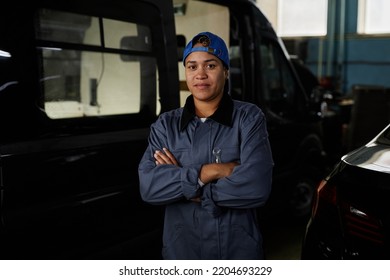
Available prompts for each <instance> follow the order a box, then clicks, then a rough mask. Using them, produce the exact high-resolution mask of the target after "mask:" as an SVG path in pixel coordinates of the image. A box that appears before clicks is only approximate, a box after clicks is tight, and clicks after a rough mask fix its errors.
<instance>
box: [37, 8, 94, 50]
mask: <svg viewBox="0 0 390 280" xmlns="http://www.w3.org/2000/svg"><path fill="white" fill-rule="evenodd" d="M38 16H39V22H38V26H37V29H36V36H37V39H41V40H47V41H54V42H67V43H74V44H88V45H101V43H100V32H99V24H98V20H97V18H94V17H90V16H86V15H78V14H73V13H65V12H60V11H54V10H47V9H43V10H40V11H39V15H38ZM87 32H89V33H90V34H91V33H92V34H95V35H98V36H86V33H87Z"/></svg>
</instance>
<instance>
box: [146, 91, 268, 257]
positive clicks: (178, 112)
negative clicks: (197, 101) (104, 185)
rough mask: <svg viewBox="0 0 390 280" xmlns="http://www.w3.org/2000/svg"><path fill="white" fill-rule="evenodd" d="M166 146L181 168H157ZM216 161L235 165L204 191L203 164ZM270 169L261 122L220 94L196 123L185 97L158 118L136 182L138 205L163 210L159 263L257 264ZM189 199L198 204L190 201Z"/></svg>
mask: <svg viewBox="0 0 390 280" xmlns="http://www.w3.org/2000/svg"><path fill="white" fill-rule="evenodd" d="M164 147H165V148H167V149H168V150H169V151H171V153H172V154H173V155H174V156H175V158H176V159H177V161H178V162H179V165H180V167H178V166H176V165H173V164H159V165H156V163H155V159H154V157H153V154H154V152H155V151H156V150H162V149H163V148H164ZM213 150H214V152H213ZM216 150H219V153H216ZM217 160H219V161H220V162H234V161H236V162H239V165H237V166H236V167H234V170H233V172H232V174H231V175H230V176H228V177H225V178H221V179H219V180H216V181H213V182H211V183H208V184H205V185H203V184H202V183H201V182H200V181H199V179H198V176H199V173H200V169H201V167H202V165H203V164H206V163H212V162H216V161H217ZM272 169H273V159H272V154H271V149H270V145H269V141H268V133H267V129H266V121H265V117H264V114H263V112H262V111H261V110H260V108H259V107H257V106H256V105H254V104H251V103H245V102H241V101H237V100H232V99H231V97H230V96H229V95H228V94H224V96H223V98H222V100H221V103H220V105H219V107H218V109H217V110H216V112H215V113H214V114H213V115H212V116H210V117H209V118H207V119H206V120H201V119H200V118H198V117H197V116H196V115H195V106H194V101H193V97H192V95H190V96H189V97H188V98H187V101H186V104H185V106H184V107H183V108H179V109H175V110H172V111H169V112H166V113H163V114H161V115H160V117H159V118H158V120H157V121H156V122H155V123H154V124H153V125H152V126H151V132H150V137H149V146H148V148H147V149H146V151H145V154H144V156H143V158H142V160H141V162H140V165H139V177H140V192H141V196H142V198H143V200H144V201H146V202H148V203H150V204H156V205H162V204H164V205H166V208H165V222H164V233H163V252H162V253H163V257H164V259H261V258H263V250H262V235H261V232H260V229H259V227H258V223H257V222H256V213H257V210H256V208H258V207H260V206H263V205H264V204H265V203H266V201H267V199H268V197H269V194H270V191H271V181H272ZM202 185H203V186H202ZM195 197H200V198H201V202H194V201H191V200H190V199H191V198H195Z"/></svg>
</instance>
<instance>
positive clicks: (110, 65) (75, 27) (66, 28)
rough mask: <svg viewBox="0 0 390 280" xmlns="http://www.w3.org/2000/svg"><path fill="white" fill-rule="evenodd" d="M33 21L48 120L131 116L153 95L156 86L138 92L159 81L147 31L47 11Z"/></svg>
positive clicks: (120, 23) (145, 28)
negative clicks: (145, 97)
mask: <svg viewBox="0 0 390 280" xmlns="http://www.w3.org/2000/svg"><path fill="white" fill-rule="evenodd" d="M36 17H37V20H36V22H37V25H36V38H37V52H38V57H39V58H40V69H39V70H40V71H39V74H40V82H41V90H42V93H43V98H42V99H43V104H41V106H42V108H43V109H44V111H45V112H46V114H47V115H48V116H49V117H50V118H53V119H61V118H81V117H89V116H105V115H119V114H135V113H139V112H140V110H141V109H142V108H141V107H142V104H141V103H142V102H141V100H142V99H141V95H142V94H145V95H148V96H156V95H157V87H156V83H153V82H149V83H148V87H146V88H145V87H144V88H142V87H141V85H142V84H145V83H143V82H142V80H143V79H148V80H149V81H156V79H157V78H156V76H157V70H156V59H155V58H154V57H153V55H152V43H153V42H152V39H151V34H150V33H151V32H150V29H149V28H148V27H147V26H145V25H140V24H137V23H133V22H125V21H118V20H112V19H107V18H102V17H93V16H87V15H80V14H74V13H67V12H60V11H54V10H47V9H42V10H40V12H39V13H38V14H37V15H36ZM143 91H148V92H143ZM154 100H157V97H156V98H155V99H154ZM155 106H156V105H155V104H153V106H150V108H155Z"/></svg>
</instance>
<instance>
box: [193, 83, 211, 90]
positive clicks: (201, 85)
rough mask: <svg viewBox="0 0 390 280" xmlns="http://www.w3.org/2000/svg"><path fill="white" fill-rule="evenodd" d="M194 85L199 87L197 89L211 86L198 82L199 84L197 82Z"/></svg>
mask: <svg viewBox="0 0 390 280" xmlns="http://www.w3.org/2000/svg"><path fill="white" fill-rule="evenodd" d="M194 87H195V88H197V89H206V88H209V87H210V84H206V83H198V84H195V85H194Z"/></svg>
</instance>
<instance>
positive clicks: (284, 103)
mask: <svg viewBox="0 0 390 280" xmlns="http://www.w3.org/2000/svg"><path fill="white" fill-rule="evenodd" d="M260 51H261V70H262V71H261V73H263V75H262V76H261V77H262V81H263V96H264V101H265V103H266V104H267V107H268V108H270V110H271V111H273V112H274V113H276V114H278V115H279V116H281V117H292V116H294V112H295V106H294V105H295V104H294V102H295V96H294V95H295V91H296V88H297V85H296V82H295V79H294V77H293V73H292V71H291V69H290V68H289V67H288V64H287V61H286V59H285V57H284V56H283V53H282V51H281V50H280V48H279V47H278V46H276V45H275V44H273V43H272V41H269V40H266V39H263V41H262V43H261V48H260Z"/></svg>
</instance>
